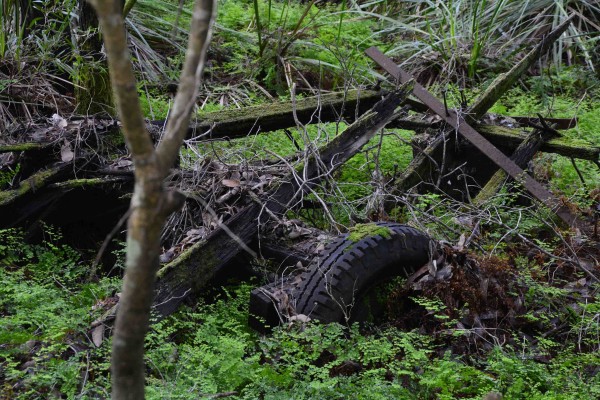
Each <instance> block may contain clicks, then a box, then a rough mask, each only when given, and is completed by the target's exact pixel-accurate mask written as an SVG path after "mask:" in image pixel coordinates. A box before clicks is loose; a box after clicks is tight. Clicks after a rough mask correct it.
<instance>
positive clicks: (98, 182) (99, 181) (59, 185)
mask: <svg viewBox="0 0 600 400" xmlns="http://www.w3.org/2000/svg"><path fill="white" fill-rule="evenodd" d="M132 181H133V176H131V177H128V176H122V177H113V178H86V179H70V180H67V181H63V182H56V183H53V184H51V185H49V187H50V188H53V189H63V190H68V189H85V188H92V187H97V186H105V185H112V184H115V183H124V182H132Z"/></svg>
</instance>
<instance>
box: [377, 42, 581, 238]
mask: <svg viewBox="0 0 600 400" xmlns="http://www.w3.org/2000/svg"><path fill="white" fill-rule="evenodd" d="M366 54H367V55H368V56H369V57H371V58H372V59H373V61H375V62H376V63H377V64H379V65H380V66H381V67H382V68H383V69H384V70H385V71H387V72H388V73H389V74H390V75H392V76H393V77H394V78H395V79H396V80H398V81H399V82H401V83H405V82H408V81H410V80H413V77H412V76H411V75H410V74H408V73H407V72H405V71H403V70H402V69H401V68H400V67H399V66H398V65H396V63H395V62H394V61H392V60H391V59H390V58H388V57H386V56H385V55H384V54H383V53H382V52H381V51H380V50H379V49H378V48H376V47H371V48H369V49H367V51H366ZM413 95H414V96H415V97H417V98H418V99H419V100H421V101H422V102H423V103H424V104H425V105H426V106H427V107H429V109H431V111H433V112H434V113H436V114H437V115H439V116H440V117H441V118H442V119H443V120H444V121H445V122H446V123H447V124H448V125H450V126H452V127H453V128H454V129H455V130H456V131H457V132H458V133H460V134H461V135H462V136H464V137H465V138H466V139H467V140H468V141H469V142H471V143H472V144H473V145H474V146H475V147H476V148H477V149H479V150H480V151H481V152H482V153H483V154H485V155H486V156H487V157H489V158H490V160H492V161H493V162H494V163H495V164H496V165H498V167H500V168H502V169H503V170H504V171H506V173H507V174H508V175H510V176H511V177H512V178H513V179H515V180H516V181H517V182H519V183H521V184H522V185H523V187H525V189H526V190H527V191H528V192H529V193H531V194H532V195H533V197H535V198H536V199H537V200H539V201H540V202H542V203H544V204H546V205H547V206H548V207H550V208H551V209H552V210H553V211H554V213H556V215H557V216H558V217H559V218H560V219H561V220H563V221H564V222H565V223H566V224H567V225H569V226H571V227H575V226H577V224H578V219H577V216H575V215H574V214H573V213H572V212H571V211H570V210H569V209H568V207H566V206H565V205H564V204H562V203H561V201H560V200H559V199H557V198H556V197H555V196H554V195H553V194H552V193H550V192H549V191H548V190H547V189H546V188H545V187H544V186H543V185H542V184H540V183H539V182H538V181H536V180H535V179H533V178H532V177H531V176H529V175H528V174H527V173H526V172H525V171H523V170H522V169H521V168H520V167H519V166H518V165H517V164H515V162H514V161H512V160H511V159H510V158H508V157H507V156H506V155H504V153H502V152H501V151H500V150H498V149H497V148H496V147H495V146H494V145H493V144H491V143H490V142H489V141H488V140H487V139H486V138H484V137H483V136H481V134H480V133H479V132H477V131H476V130H475V129H474V128H473V127H472V126H471V125H469V124H468V123H467V121H466V120H465V118H464V117H463V116H462V115H461V114H459V113H457V112H456V111H455V110H452V109H447V108H446V107H445V106H444V104H442V103H441V102H440V101H439V100H438V99H437V98H436V97H435V96H433V95H432V94H431V93H429V92H428V91H427V89H425V88H424V87H423V86H422V85H420V84H418V83H415V84H414V89H413Z"/></svg>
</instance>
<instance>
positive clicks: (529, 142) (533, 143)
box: [473, 130, 550, 206]
mask: <svg viewBox="0 0 600 400" xmlns="http://www.w3.org/2000/svg"><path fill="white" fill-rule="evenodd" d="M549 137H550V135H549V134H547V133H545V132H544V131H539V130H535V131H533V132H531V133H530V134H529V135H528V136H527V138H526V139H525V140H524V141H523V142H521V144H520V145H519V147H517V150H515V152H514V153H513V155H512V156H511V157H510V159H511V160H513V161H514V162H515V164H517V165H518V166H519V167H521V168H525V167H526V166H527V163H528V162H529V161H531V160H532V159H533V156H534V155H535V153H537V151H538V150H539V149H540V147H541V146H542V144H543V143H544V142H545V141H546V140H547V139H548V138H549ZM507 177H508V175H507V174H506V172H504V171H502V170H501V169H499V170H498V171H496V172H495V173H494V175H492V177H491V178H490V180H489V181H488V182H487V183H486V184H485V186H484V187H483V188H482V189H481V191H480V192H479V193H478V194H477V196H476V197H475V199H473V204H474V205H476V206H481V205H483V204H485V203H486V202H487V201H489V200H490V199H491V198H492V197H494V195H495V194H496V193H498V191H500V189H501V188H502V186H503V185H504V182H506V179H507Z"/></svg>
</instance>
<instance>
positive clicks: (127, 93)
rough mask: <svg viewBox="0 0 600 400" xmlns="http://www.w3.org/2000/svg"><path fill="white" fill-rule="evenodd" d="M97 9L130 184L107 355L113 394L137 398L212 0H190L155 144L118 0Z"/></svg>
mask: <svg viewBox="0 0 600 400" xmlns="http://www.w3.org/2000/svg"><path fill="white" fill-rule="evenodd" d="M90 3H91V4H92V5H93V6H94V8H95V9H96V13H97V14H98V19H99V21H100V26H101V28H102V33H103V37H104V44H105V47H106V51H107V55H108V65H109V71H110V77H111V84H112V89H113V93H114V94H115V98H116V99H117V105H118V111H119V115H120V117H121V122H122V125H123V132H124V135H125V139H126V142H127V145H128V147H129V149H130V151H131V155H132V159H133V162H134V168H135V170H134V172H135V187H134V193H133V198H132V200H131V205H130V207H131V216H130V218H129V222H128V230H127V259H126V270H125V277H124V281H123V290H122V294H121V299H120V301H119V308H118V311H117V320H116V327H115V333H114V336H113V352H112V360H111V363H112V398H113V399H117V400H120V399H143V398H144V337H145V334H146V331H147V330H148V324H149V320H150V305H151V304H152V299H153V287H154V279H155V276H156V271H157V270H158V266H159V252H160V232H161V230H162V227H163V225H164V223H165V221H166V218H167V216H168V215H169V214H170V213H171V212H173V211H175V210H176V209H177V208H178V207H181V205H182V204H183V195H181V194H180V193H177V192H172V191H166V190H165V188H164V186H163V180H164V178H165V177H166V176H167V175H168V173H169V170H170V168H171V167H172V166H173V164H174V162H175V159H176V158H177V155H178V153H179V148H180V147H181V144H182V142H183V139H184V137H185V134H186V132H187V126H188V124H189V119H190V115H191V112H192V110H193V109H194V105H195V100H196V97H197V95H198V88H199V87H200V83H201V82H200V81H201V78H202V71H203V68H204V64H205V60H206V51H207V48H208V43H209V42H210V31H211V28H212V24H213V21H214V17H215V12H216V0H197V1H196V3H195V6H194V12H193V17H192V23H191V28H190V40H189V43H188V48H187V52H186V57H185V63H184V68H183V71H182V74H181V80H180V84H179V89H178V92H177V95H176V97H175V101H174V103H173V109H172V111H171V118H170V119H169V121H168V123H167V129H166V132H165V135H164V137H163V141H162V142H161V143H160V144H159V146H158V148H156V149H155V148H154V144H153V142H152V138H151V137H150V135H149V133H148V131H147V130H146V125H145V122H144V119H143V115H142V111H141V107H140V101H139V98H138V96H137V92H136V90H135V87H136V84H135V77H134V75H133V68H132V65H131V60H130V56H129V52H128V50H127V40H126V34H125V28H124V23H123V16H122V3H121V1H120V0H113V1H108V0H90Z"/></svg>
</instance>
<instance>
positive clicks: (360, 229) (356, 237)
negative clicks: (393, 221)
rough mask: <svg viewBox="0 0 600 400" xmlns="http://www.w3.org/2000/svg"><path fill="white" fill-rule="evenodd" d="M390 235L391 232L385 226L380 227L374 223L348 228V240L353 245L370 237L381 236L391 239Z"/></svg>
mask: <svg viewBox="0 0 600 400" xmlns="http://www.w3.org/2000/svg"><path fill="white" fill-rule="evenodd" d="M392 233H393V232H392V230H391V229H390V228H388V227H387V226H380V225H377V224H376V223H374V222H371V223H368V224H356V225H355V226H353V227H352V228H350V235H348V239H350V240H351V241H352V242H354V243H356V242H358V241H361V240H362V239H364V238H366V237H370V236H381V237H384V238H386V239H389V238H391V237H392Z"/></svg>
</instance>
